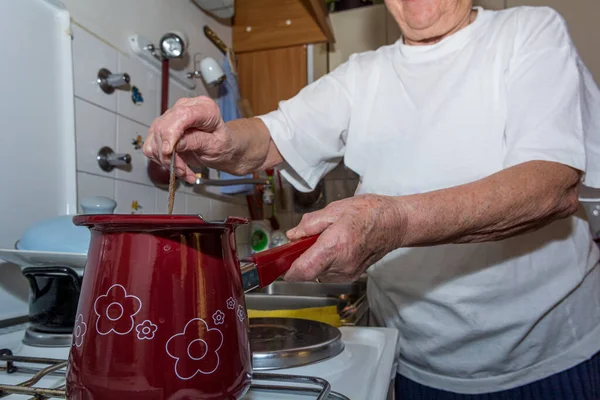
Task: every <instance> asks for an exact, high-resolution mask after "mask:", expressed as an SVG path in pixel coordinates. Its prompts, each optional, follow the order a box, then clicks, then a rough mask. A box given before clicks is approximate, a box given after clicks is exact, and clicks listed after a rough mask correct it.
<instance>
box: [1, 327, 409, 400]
mask: <svg viewBox="0 0 600 400" xmlns="http://www.w3.org/2000/svg"><path fill="white" fill-rule="evenodd" d="M26 327H27V326H26V325H21V326H18V327H12V328H7V329H3V330H0V349H9V350H11V352H12V353H13V355H14V356H24V357H39V358H53V359H61V360H66V359H67V357H68V354H69V349H70V347H54V348H51V347H33V346H28V345H24V344H23V342H22V339H23V337H24V335H25V329H26ZM340 331H341V333H342V341H343V342H344V350H343V351H342V352H341V353H339V354H338V355H337V356H335V357H332V358H329V359H327V360H324V361H320V362H317V363H314V364H311V365H307V366H302V367H296V368H288V369H278V370H274V371H266V373H274V374H284V375H299V376H310V377H317V378H321V379H324V380H326V381H327V382H329V384H330V385H331V390H332V391H333V392H337V393H339V394H341V395H344V396H346V397H348V398H349V399H352V400H386V399H388V398H389V397H388V396H389V395H390V393H391V392H390V388H392V387H393V385H392V382H393V378H394V376H395V374H396V365H395V362H394V355H395V349H396V343H397V340H398V333H397V331H396V330H394V329H388V328H372V327H341V328H340ZM14 364H15V366H17V367H18V368H20V369H22V368H23V367H30V368H37V369H40V367H41V368H43V367H46V366H47V365H39V364H37V365H36V364H23V363H18V362H15V363H14ZM6 366H7V364H6V362H0V385H17V384H19V383H21V382H24V381H26V380H28V379H30V378H31V377H32V375H33V373H32V372H31V371H27V370H25V371H22V372H21V371H17V372H14V373H10V374H9V373H7V372H6ZM265 383H266V384H267V385H273V384H274V383H273V382H262V381H256V382H253V384H257V385H260V384H265ZM64 384H65V378H64V370H60V371H58V375H50V376H46V377H44V378H42V379H41V380H40V381H39V382H37V383H36V384H34V385H33V387H44V388H61V387H63V388H64ZM277 384H278V385H281V383H277ZM284 385H286V386H293V387H298V386H303V387H307V386H306V385H305V384H303V385H299V384H294V383H292V384H284ZM308 387H311V386H308ZM312 387H313V388H314V387H315V386H312ZM0 397H2V393H1V392H0ZM2 398H3V399H6V400H30V399H32V398H33V396H32V395H15V394H12V395H8V396H6V397H2ZM310 398H317V395H313V397H307V396H306V394H304V395H299V394H291V393H284V392H265V391H261V390H257V389H251V390H250V391H249V392H248V393H247V394H246V395H245V396H244V400H267V399H273V400H275V399H277V400H285V399H289V400H292V399H310ZM334 398H339V397H334V396H330V397H329V399H334ZM51 399H54V398H51Z"/></svg>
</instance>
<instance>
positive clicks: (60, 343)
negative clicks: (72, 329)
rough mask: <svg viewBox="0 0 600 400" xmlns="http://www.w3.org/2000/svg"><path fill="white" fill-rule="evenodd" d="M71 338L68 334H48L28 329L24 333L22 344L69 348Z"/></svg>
mask: <svg viewBox="0 0 600 400" xmlns="http://www.w3.org/2000/svg"><path fill="white" fill-rule="evenodd" d="M72 340H73V336H72V334H70V333H49V332H42V331H39V330H36V329H35V328H32V327H29V328H27V330H26V331H25V337H24V338H23V343H24V344H26V345H27V346H32V347H71V344H72V343H73V342H72Z"/></svg>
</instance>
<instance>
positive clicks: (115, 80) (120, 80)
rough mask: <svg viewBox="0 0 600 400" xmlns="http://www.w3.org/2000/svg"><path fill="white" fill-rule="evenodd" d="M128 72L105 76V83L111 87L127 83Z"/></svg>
mask: <svg viewBox="0 0 600 400" xmlns="http://www.w3.org/2000/svg"><path fill="white" fill-rule="evenodd" d="M129 80H130V78H129V74H126V73H120V74H111V75H109V76H108V77H107V78H106V83H107V84H108V85H109V86H112V87H119V86H124V85H127V84H128V83H129Z"/></svg>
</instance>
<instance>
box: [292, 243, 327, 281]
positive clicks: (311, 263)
mask: <svg viewBox="0 0 600 400" xmlns="http://www.w3.org/2000/svg"><path fill="white" fill-rule="evenodd" d="M336 244H337V243H336V240H335V233H334V234H333V235H331V234H328V233H327V232H325V233H323V234H322V235H321V236H320V237H319V238H318V239H317V241H316V242H315V244H313V245H312V246H311V247H310V248H309V249H308V250H307V251H306V252H304V254H302V255H301V256H300V257H298V259H297V260H296V261H294V263H293V264H292V266H291V268H290V269H289V270H288V272H287V273H286V274H285V276H284V279H285V280H287V281H290V282H302V281H312V280H314V279H315V278H317V277H318V276H319V275H321V274H323V273H324V272H325V271H326V270H327V269H328V268H329V267H330V266H331V264H332V263H333V262H334V261H335V257H336V253H335V251H333V249H334V248H335V247H336Z"/></svg>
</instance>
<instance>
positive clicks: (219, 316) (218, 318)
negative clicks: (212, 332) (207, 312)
mask: <svg viewBox="0 0 600 400" xmlns="http://www.w3.org/2000/svg"><path fill="white" fill-rule="evenodd" d="M212 317H213V321H215V325H223V322H225V314H224V313H223V311H221V310H217V311H215V313H214V314H213V316H212Z"/></svg>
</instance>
